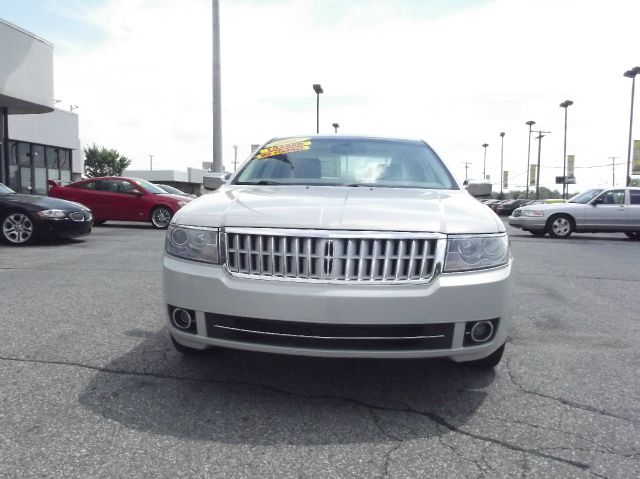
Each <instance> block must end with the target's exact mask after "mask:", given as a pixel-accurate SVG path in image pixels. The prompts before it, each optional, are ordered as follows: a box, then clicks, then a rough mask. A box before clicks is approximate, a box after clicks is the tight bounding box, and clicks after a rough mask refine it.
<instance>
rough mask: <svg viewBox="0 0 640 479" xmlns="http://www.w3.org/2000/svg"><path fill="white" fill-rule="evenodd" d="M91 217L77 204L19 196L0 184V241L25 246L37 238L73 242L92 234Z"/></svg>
mask: <svg viewBox="0 0 640 479" xmlns="http://www.w3.org/2000/svg"><path fill="white" fill-rule="evenodd" d="M92 225H93V215H92V214H91V210H89V208H87V207H85V206H83V205H81V204H80V203H73V202H71V201H66V200H60V199H57V198H49V197H46V196H36V195H23V194H18V193H16V192H15V191H13V190H12V189H11V188H8V187H6V186H5V185H3V184H2V183H0V239H1V240H3V241H4V242H5V243H7V244H10V245H26V244H29V243H31V242H33V241H35V240H36V239H38V238H44V237H50V236H63V237H68V238H73V237H76V236H83V235H87V234H89V233H90V232H91V226H92Z"/></svg>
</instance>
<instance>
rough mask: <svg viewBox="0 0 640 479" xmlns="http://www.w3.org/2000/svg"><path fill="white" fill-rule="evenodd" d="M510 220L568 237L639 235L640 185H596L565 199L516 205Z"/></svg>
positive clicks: (528, 228)
mask: <svg viewBox="0 0 640 479" xmlns="http://www.w3.org/2000/svg"><path fill="white" fill-rule="evenodd" d="M508 222H509V224H510V225H511V226H514V227H516V228H522V229H523V230H524V231H529V232H530V233H531V234H533V235H535V236H544V235H545V234H546V233H549V236H552V237H554V238H568V237H569V236H570V235H571V233H573V232H577V233H603V232H621V233H625V234H626V235H627V236H628V237H629V238H631V239H640V188H611V189H605V188H596V189H592V190H587V191H585V192H584V193H580V194H578V195H576V196H574V197H573V198H571V199H569V200H568V201H567V202H566V203H556V204H543V205H530V206H524V207H522V208H518V209H516V210H515V211H514V212H513V214H512V215H511V216H509V219H508Z"/></svg>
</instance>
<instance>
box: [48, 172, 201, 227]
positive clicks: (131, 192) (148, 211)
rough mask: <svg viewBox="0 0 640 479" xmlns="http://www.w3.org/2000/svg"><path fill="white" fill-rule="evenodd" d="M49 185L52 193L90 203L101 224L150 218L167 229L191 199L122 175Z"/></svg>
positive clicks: (144, 220) (51, 183) (149, 219)
mask: <svg viewBox="0 0 640 479" xmlns="http://www.w3.org/2000/svg"><path fill="white" fill-rule="evenodd" d="M49 185H50V187H51V188H50V190H49V196H51V197H54V198H64V199H67V200H71V201H77V202H78V203H82V204H83V205H86V206H88V207H89V208H90V209H91V211H93V214H94V217H95V220H94V222H95V224H97V225H99V224H102V223H104V222H105V221H110V220H118V221H143V222H147V221H149V222H151V224H152V225H153V226H154V227H156V228H166V227H167V226H169V222H170V221H171V218H172V217H173V215H174V214H175V213H176V212H177V211H178V210H179V209H180V208H182V207H183V206H184V205H186V204H187V203H189V202H190V201H191V198H187V197H184V196H179V195H172V194H169V193H167V192H166V191H164V190H163V189H162V188H160V187H158V186H156V185H154V184H153V183H150V182H148V181H146V180H140V179H137V178H124V177H121V176H104V177H100V178H90V179H88V180H82V181H77V182H75V183H71V184H70V185H67V186H59V185H58V184H56V183H55V182H53V181H49Z"/></svg>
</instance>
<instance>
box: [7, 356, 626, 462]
mask: <svg viewBox="0 0 640 479" xmlns="http://www.w3.org/2000/svg"><path fill="white" fill-rule="evenodd" d="M0 361H7V362H21V363H30V364H47V365H57V366H73V367H78V368H83V369H88V370H92V371H97V372H102V373H109V374H117V375H127V376H143V377H153V378H157V379H171V380H178V381H190V382H195V383H202V384H218V385H229V386H242V387H247V386H248V387H255V388H260V389H263V390H266V391H270V392H272V393H274V394H278V395H284V396H289V397H298V398H304V399H324V400H333V401H339V402H344V403H346V404H351V405H356V406H359V407H363V408H366V409H369V410H376V411H386V412H396V413H405V414H414V415H417V416H421V417H425V418H427V419H429V420H431V421H432V422H434V423H435V424H437V425H439V426H442V427H443V428H445V429H446V430H448V431H450V432H453V433H457V434H461V435H463V436H467V437H469V438H472V439H476V440H478V441H483V442H490V443H492V444H494V445H497V446H500V447H503V448H505V449H508V450H511V451H515V452H521V453H524V454H530V455H533V456H537V457H540V458H544V459H549V460H552V461H555V462H559V463H562V464H565V465H568V466H572V467H575V468H578V469H581V470H583V471H588V472H590V473H593V471H591V465H590V464H586V463H584V462H580V461H576V460H572V459H566V458H563V457H559V456H554V455H552V454H547V453H544V452H542V451H541V450H539V449H530V448H526V447H522V446H519V445H517V444H514V443H511V442H508V441H505V440H501V439H497V438H494V437H490V436H483V435H482V434H478V433H474V432H471V431H466V430H464V429H460V428H459V427H457V426H455V425H454V424H452V423H450V422H449V421H447V420H446V419H445V418H444V417H442V416H439V415H438V414H435V413H433V412H430V411H422V410H419V409H415V408H412V407H409V406H408V405H406V404H405V405H404V407H402V408H401V407H391V406H381V405H378V404H371V403H367V402H365V401H362V400H359V399H354V398H349V397H342V396H333V395H313V394H302V393H296V392H293V391H289V390H286V389H280V388H277V387H274V386H269V385H266V384H260V383H252V382H244V381H232V380H224V379H220V380H218V379H200V378H190V377H184V376H176V375H171V374H160V373H151V372H141V371H131V370H125V369H113V368H106V367H99V366H92V365H88V364H82V363H77V362H72V361H56V360H41V359H28V358H16V357H7V356H0ZM507 364H508V363H507ZM509 375H510V371H509ZM514 384H515V385H518V384H517V383H515V382H514ZM551 399H556V398H551ZM569 405H570V404H569ZM579 409H584V410H587V411H589V409H585V408H579ZM590 412H599V411H597V410H596V411H590ZM618 419H623V420H625V421H628V419H626V418H618ZM396 450H397V449H396Z"/></svg>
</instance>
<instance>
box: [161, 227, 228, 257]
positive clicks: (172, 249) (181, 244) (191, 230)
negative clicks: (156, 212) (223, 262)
mask: <svg viewBox="0 0 640 479" xmlns="http://www.w3.org/2000/svg"><path fill="white" fill-rule="evenodd" d="M165 251H166V252H167V254H170V255H171V256H176V257H178V258H182V259H188V260H191V261H200V262H203V263H212V264H220V254H219V250H218V229H217V228H196V227H193V226H179V225H169V228H168V229H167V236H166V238H165Z"/></svg>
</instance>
